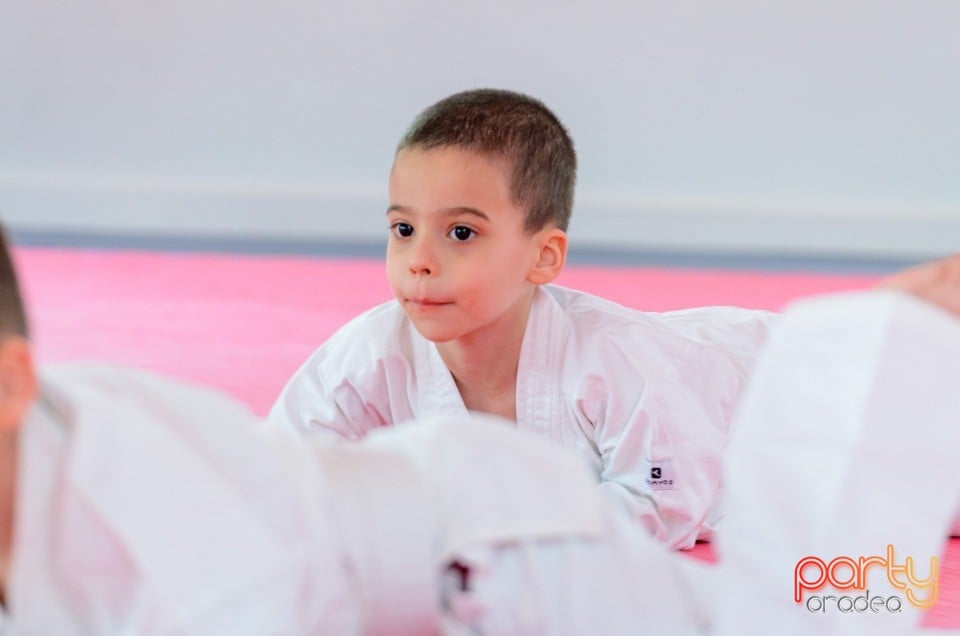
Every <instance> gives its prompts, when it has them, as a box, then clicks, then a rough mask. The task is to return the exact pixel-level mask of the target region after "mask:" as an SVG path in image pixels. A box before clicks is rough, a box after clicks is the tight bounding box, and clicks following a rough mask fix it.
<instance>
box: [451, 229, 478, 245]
mask: <svg viewBox="0 0 960 636" xmlns="http://www.w3.org/2000/svg"><path fill="white" fill-rule="evenodd" d="M475 234H476V232H474V231H473V230H471V229H470V228H468V227H466V226H464V225H458V226H457V227H455V228H453V229H452V230H450V237H451V238H454V239H456V240H458V241H469V240H470V239H471V238H473V236H474V235H475Z"/></svg>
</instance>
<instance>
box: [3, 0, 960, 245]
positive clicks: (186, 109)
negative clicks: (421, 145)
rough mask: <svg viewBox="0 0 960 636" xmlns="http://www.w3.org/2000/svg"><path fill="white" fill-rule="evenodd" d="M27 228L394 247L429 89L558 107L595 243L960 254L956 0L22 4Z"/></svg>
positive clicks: (11, 132)
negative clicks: (395, 209) (391, 223)
mask: <svg viewBox="0 0 960 636" xmlns="http://www.w3.org/2000/svg"><path fill="white" fill-rule="evenodd" d="M0 15H3V19H2V20H0V79H2V82H0V217H2V218H4V219H5V220H6V222H7V223H8V224H9V225H12V226H14V227H17V228H32V229H62V228H76V229H87V230H91V229H93V230H100V231H115V232H145V231H148V232H153V233H162V234H173V235H177V234H206V235H217V236H233V235H239V236H255V237H270V238H277V237H280V238H283V237H296V238H300V239H302V238H305V237H307V238H308V237H317V238H321V239H331V238H332V239H341V238H342V239H351V240H362V239H366V238H370V239H374V240H375V239H381V238H382V237H383V236H384V234H385V228H384V222H383V213H382V210H383V209H384V207H385V183H386V173H387V170H388V169H389V165H390V160H391V155H392V150H393V146H394V144H395V143H396V140H397V138H398V137H399V135H400V134H401V132H402V130H403V128H404V127H405V126H406V125H407V123H408V122H409V120H410V119H411V118H412V117H413V116H414V115H415V114H416V113H417V112H418V111H419V110H420V109H421V108H423V107H424V106H426V105H427V104H429V103H431V102H433V101H435V100H436V99H438V98H440V97H442V96H444V95H446V94H449V93H451V92H454V91H457V90H460V89H463V88H469V87H475V86H486V85H489V86H498V87H506V88H513V89H518V90H522V91H525V92H529V93H531V94H533V95H536V96H538V97H540V98H542V99H543V100H544V101H546V102H547V104H548V105H550V106H551V107H552V108H553V109H554V110H555V111H556V112H557V113H558V114H559V115H560V117H561V118H562V119H563V120H564V121H565V123H566V124H567V125H568V127H569V128H570V130H571V132H572V133H573V135H574V138H575V140H576V143H577V147H578V150H579V153H580V162H581V172H580V182H579V185H580V187H579V196H578V204H577V210H576V212H575V215H574V216H575V220H574V225H573V227H572V231H573V237H572V240H574V241H576V242H579V243H580V244H590V245H603V244H610V245H617V246H619V247H637V248H643V247H657V248H661V249H663V248H678V249H683V248H686V249H701V250H714V251H717V250H719V251H729V250H744V249H746V250H771V249H774V250H786V251H792V252H801V253H818V252H829V253H836V254H870V255H899V256H903V255H920V256H923V255H931V254H937V253H942V252H946V251H951V250H957V249H960V178H958V177H960V158H958V157H960V117H958V113H960V81H958V78H960V37H957V24H960V3H957V2H954V1H953V0H925V1H921V2H908V1H903V2H894V1H891V0H848V1H846V2H836V1H835V0H833V1H825V0H804V1H803V2H799V1H798V2H788V1H783V2H771V1H769V0H768V1H760V0H756V1H750V0H736V1H733V0H729V1H720V0H715V1H711V0H703V1H700V2H689V1H687V2H684V1H682V0H679V1H678V0H663V1H651V0H643V1H634V2H608V3H602V2H600V3H597V2H589V3H588V2H586V1H585V0H582V1H581V2H576V3H569V2H568V3H563V2H556V1H555V2H542V3H541V2H535V1H534V0H514V1H510V2H506V1H504V2H501V1H498V0H494V1H492V2H485V3H480V2H472V3H456V2H450V1H449V0H416V1H413V2H406V3H399V2H391V1H388V0H371V1H368V2H358V3H355V4H353V5H350V6H347V5H346V4H345V3H344V4H339V3H337V4H335V3H331V2H308V1H307V0H281V1H277V2H262V1H260V0H234V1H232V2H227V1H223V0H221V1H214V0H206V1H204V0H165V1H161V0H152V1H150V2H147V1H144V0H128V1H125V2H123V1H120V0H87V1H86V2H65V3H63V2H52V1H51V0H32V1H31V0H0Z"/></svg>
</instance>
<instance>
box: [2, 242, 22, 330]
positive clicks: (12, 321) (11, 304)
mask: <svg viewBox="0 0 960 636" xmlns="http://www.w3.org/2000/svg"><path fill="white" fill-rule="evenodd" d="M28 331H29V330H28V329H27V315H26V312H25V311H24V309H23V298H22V297H21V295H20V285H19V284H18V283H17V272H16V270H15V269H14V267H13V259H12V258H11V256H10V249H9V248H8V247H7V237H6V233H5V232H4V231H3V228H2V227H0V336H10V335H16V336H23V337H24V338H26V337H27V336H28V335H29V333H28Z"/></svg>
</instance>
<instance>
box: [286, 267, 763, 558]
mask: <svg viewBox="0 0 960 636" xmlns="http://www.w3.org/2000/svg"><path fill="white" fill-rule="evenodd" d="M773 317H774V315H773V314H771V313H768V312H761V311H747V310H740V309H734V308H726V307H713V308H703V309H695V310H686V311H678V312H669V313H664V314H654V313H643V312H639V311H636V310H633V309H628V308H625V307H622V306H620V305H617V304H616V303H613V302H610V301H607V300H603V299H600V298H597V297H595V296H591V295H589V294H585V293H583V292H577V291H573V290H569V289H565V288H562V287H557V286H552V285H550V286H544V287H541V288H538V290H537V292H536V294H535V295H534V299H533V305H532V307H531V311H530V315H529V320H528V323H527V327H526V332H525V335H524V339H523V344H522V350H521V353H520V360H519V367H518V373H517V396H516V413H517V428H518V429H520V430H523V431H529V432H532V433H535V434H537V435H540V436H542V437H546V438H549V439H552V440H554V441H555V442H557V443H559V444H561V445H563V446H565V447H567V448H569V449H571V450H573V451H574V452H575V453H576V454H578V455H579V456H580V457H582V458H583V459H585V460H586V461H587V462H588V465H589V466H590V467H591V468H592V470H593V472H594V475H595V477H596V478H597V479H598V480H599V481H600V488H601V490H603V491H604V492H606V493H607V494H608V495H609V496H610V497H611V498H613V499H614V500H616V501H617V502H618V503H619V504H620V505H624V506H626V508H627V509H628V510H629V512H630V514H631V515H632V516H633V517H634V518H635V519H636V520H637V521H638V522H639V523H640V524H642V525H643V526H644V527H646V528H647V529H648V531H649V532H650V533H651V534H653V535H654V536H656V537H657V538H658V540H660V541H662V542H664V543H666V544H668V545H671V546H673V547H679V548H686V547H690V546H692V545H693V543H694V542H695V541H696V540H697V538H698V537H700V538H708V536H709V534H710V532H711V529H712V525H713V523H714V522H715V521H716V519H717V517H718V514H717V512H716V510H715V503H716V496H717V492H718V488H719V477H720V451H721V449H722V448H723V446H724V444H725V441H726V438H727V434H728V429H729V423H730V418H731V415H732V411H733V407H734V402H735V400H736V398H737V395H738V392H739V390H740V386H741V383H742V382H743V380H744V378H745V377H746V375H747V374H748V372H749V369H750V367H751V365H752V361H753V357H754V356H755V354H756V352H757V350H758V348H759V346H760V345H761V343H762V342H763V339H764V337H765V334H766V331H767V329H768V327H769V325H770V324H771V322H772V320H773ZM465 413H466V409H465V407H464V404H463V400H462V399H461V397H460V394H459V392H458V390H457V387H456V384H455V382H454V380H453V377H452V376H451V374H450V372H449V371H448V370H447V368H446V366H445V365H444V363H443V360H442V359H441V358H440V354H439V353H438V351H437V348H436V346H435V345H434V344H433V343H431V342H429V341H427V340H426V339H425V338H423V337H422V336H421V335H420V334H419V333H418V332H417V330H416V329H415V327H414V326H413V324H412V323H411V322H410V321H409V320H408V319H407V317H406V315H405V314H404V313H403V310H402V309H401V308H400V306H399V305H398V304H397V303H396V302H389V303H386V304H384V305H381V306H379V307H376V308H374V309H372V310H370V311H368V312H366V313H364V314H362V315H361V316H359V317H358V318H356V319H354V320H353V321H351V322H350V323H348V324H347V325H346V326H345V327H343V328H342V329H341V330H340V331H338V332H337V333H336V334H334V335H333V336H332V337H331V338H330V339H329V340H328V341H327V342H326V343H324V344H323V345H322V346H321V347H320V348H319V349H318V350H317V351H316V352H315V353H314V354H313V355H312V356H311V357H310V358H309V359H308V360H307V361H306V362H305V363H304V364H303V365H302V367H301V368H300V369H299V370H298V371H297V372H296V373H295V374H294V376H293V377H292V378H291V380H290V381H289V382H288V384H287V386H286V387H285V388H284V390H283V392H282V394H281V395H280V397H279V398H278V400H277V402H276V404H275V405H274V407H273V409H272V411H271V413H270V419H271V421H274V422H278V423H284V424H287V425H289V424H293V425H294V426H295V427H296V428H298V429H300V430H301V431H305V432H314V431H332V432H334V433H336V434H338V435H340V436H343V437H347V438H351V439H353V438H359V437H362V436H363V435H365V434H366V433H367V432H368V431H370V430H372V429H374V428H377V427H382V426H391V425H396V424H403V423H405V422H409V421H411V420H413V419H415V418H423V417H433V416H450V415H453V416H461V415H463V414H465Z"/></svg>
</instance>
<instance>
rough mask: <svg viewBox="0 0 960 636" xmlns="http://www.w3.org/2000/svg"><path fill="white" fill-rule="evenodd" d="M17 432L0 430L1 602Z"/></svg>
mask: <svg viewBox="0 0 960 636" xmlns="http://www.w3.org/2000/svg"><path fill="white" fill-rule="evenodd" d="M17 437H18V436H17V432H16V431H15V430H13V431H10V430H3V431H0V602H2V603H4V604H6V599H7V583H8V582H9V575H10V561H11V555H12V552H13V533H14V511H15V506H16V493H17V466H18V463H17V455H18V453H17Z"/></svg>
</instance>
